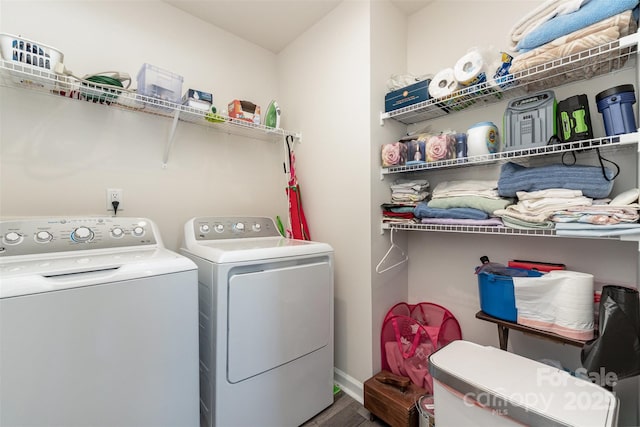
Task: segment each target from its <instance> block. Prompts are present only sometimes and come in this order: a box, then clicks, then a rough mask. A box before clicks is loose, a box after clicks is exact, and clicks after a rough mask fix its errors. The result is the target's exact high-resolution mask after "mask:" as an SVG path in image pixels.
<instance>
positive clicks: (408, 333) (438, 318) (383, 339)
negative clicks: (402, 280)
mask: <svg viewBox="0 0 640 427" xmlns="http://www.w3.org/2000/svg"><path fill="white" fill-rule="evenodd" d="M459 339H462V332H461V330H460V324H459V323H458V321H457V320H456V318H455V317H454V316H453V314H452V313H451V312H450V311H449V310H447V309H446V308H444V307H442V306H440V305H438V304H433V303H429V302H421V303H418V304H407V303H404V302H401V303H398V304H396V305H394V306H393V307H391V309H390V310H389V311H388V312H387V314H386V316H385V318H384V321H383V322H382V332H381V335H380V344H381V349H380V354H381V356H382V369H385V370H388V371H391V372H393V373H394V374H396V375H402V376H404V377H409V378H410V379H411V381H412V382H413V383H414V384H415V385H417V386H419V387H422V388H424V389H426V390H427V391H428V392H429V393H433V379H432V378H431V374H429V356H430V355H431V353H433V352H434V351H436V350H438V349H440V348H442V347H444V346H445V345H447V344H449V343H450V342H451V341H455V340H459Z"/></svg>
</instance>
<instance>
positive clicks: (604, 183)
mask: <svg viewBox="0 0 640 427" xmlns="http://www.w3.org/2000/svg"><path fill="white" fill-rule="evenodd" d="M605 173H606V174H607V178H608V179H610V180H611V181H608V180H607V179H605V177H604V175H603V171H602V169H601V168H600V166H585V165H573V166H565V165H562V164H555V165H546V166H540V167H531V168H527V167H525V166H522V165H519V164H517V163H513V162H509V163H505V164H504V165H502V168H501V170H500V179H498V194H500V196H501V197H515V196H516V192H518V191H527V192H530V191H538V190H547V189H549V188H566V189H569V190H580V191H582V194H583V195H584V196H586V197H591V198H593V199H604V198H606V197H607V196H609V193H611V189H612V188H613V176H614V175H613V171H612V170H610V169H608V168H605Z"/></svg>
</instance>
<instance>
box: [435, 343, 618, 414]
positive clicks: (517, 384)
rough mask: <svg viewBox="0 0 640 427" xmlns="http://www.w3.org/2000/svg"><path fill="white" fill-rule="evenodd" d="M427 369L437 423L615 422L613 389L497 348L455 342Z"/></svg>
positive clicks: (437, 355)
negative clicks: (429, 374)
mask: <svg viewBox="0 0 640 427" xmlns="http://www.w3.org/2000/svg"><path fill="white" fill-rule="evenodd" d="M429 371H430V372H431V375H433V378H434V393H433V399H434V409H435V419H436V420H435V421H436V425H437V426H474V427H501V426H504V427H506V426H513V427H520V426H580V427H583V426H592V427H596V426H597V427H613V426H617V425H618V412H619V407H618V406H619V403H618V398H617V397H616V396H615V395H614V394H613V393H612V392H611V391H609V390H607V389H605V388H604V387H600V386H599V385H596V384H593V383H592V382H591V381H585V380H583V379H579V378H576V377H574V376H572V375H571V374H570V373H569V372H566V371H564V370H562V369H558V368H555V367H552V366H549V365H545V364H543V363H541V362H537V361H535V360H531V359H528V358H526V357H523V356H519V355H517V354H514V353H509V352H507V351H504V350H500V349H497V348H495V347H490V346H482V345H479V344H475V343H472V342H469V341H462V340H458V341H454V342H452V343H451V344H449V345H447V346H446V347H443V348H441V349H440V350H438V351H437V352H435V353H433V354H432V355H431V356H430V357H429ZM621 424H622V423H621Z"/></svg>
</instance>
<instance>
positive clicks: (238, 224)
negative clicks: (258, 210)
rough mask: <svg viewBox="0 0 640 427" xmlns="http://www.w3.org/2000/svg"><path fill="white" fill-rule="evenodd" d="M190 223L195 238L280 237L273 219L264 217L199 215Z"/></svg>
mask: <svg viewBox="0 0 640 427" xmlns="http://www.w3.org/2000/svg"><path fill="white" fill-rule="evenodd" d="M192 224H193V230H192V232H193V235H194V236H195V238H196V240H224V239H245V238H254V237H281V236H280V233H279V232H278V229H277V227H276V224H275V223H274V222H273V219H271V218H266V217H200V218H194V219H193V221H192Z"/></svg>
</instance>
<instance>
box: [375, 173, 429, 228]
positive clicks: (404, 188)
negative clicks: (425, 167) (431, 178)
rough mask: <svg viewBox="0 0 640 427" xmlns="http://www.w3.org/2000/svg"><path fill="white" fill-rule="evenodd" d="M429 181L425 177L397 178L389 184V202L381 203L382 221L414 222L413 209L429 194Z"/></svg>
mask: <svg viewBox="0 0 640 427" xmlns="http://www.w3.org/2000/svg"><path fill="white" fill-rule="evenodd" d="M428 188H429V182H428V181H427V180H426V179H398V180H396V181H394V182H393V184H392V185H391V203H383V204H382V205H381V206H380V207H381V208H382V222H385V223H411V222H415V218H414V216H413V210H414V209H415V207H416V205H417V204H418V203H419V202H421V201H423V200H425V199H426V198H427V197H428V196H429V191H427V190H428Z"/></svg>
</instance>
